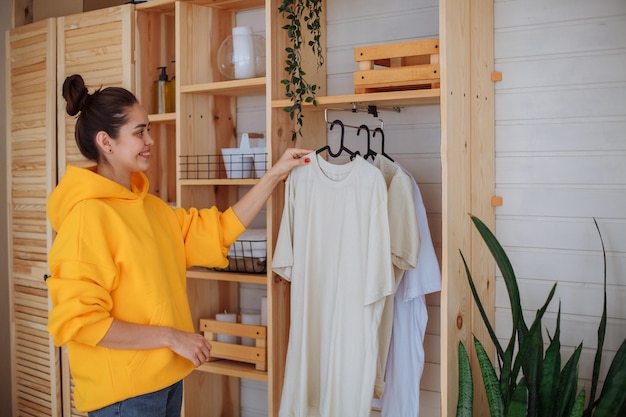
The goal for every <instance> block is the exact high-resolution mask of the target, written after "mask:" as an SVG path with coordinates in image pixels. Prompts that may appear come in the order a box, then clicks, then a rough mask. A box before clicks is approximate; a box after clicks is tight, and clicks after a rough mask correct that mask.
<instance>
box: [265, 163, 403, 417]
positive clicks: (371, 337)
mask: <svg viewBox="0 0 626 417" xmlns="http://www.w3.org/2000/svg"><path fill="white" fill-rule="evenodd" d="M309 157H310V158H311V163H310V164H308V165H306V166H303V167H301V168H298V169H295V170H293V171H292V172H291V173H290V175H289V177H288V179H287V181H286V187H285V207H284V211H283V217H282V220H281V224H280V229H279V234H278V240H277V243H276V250H275V253H274V258H273V262H272V267H273V270H274V272H276V273H277V274H279V275H280V276H282V277H283V278H285V279H286V280H289V281H291V325H290V334H289V344H288V349H287V361H286V368H285V379H284V384H283V393H282V398H281V405H280V412H279V415H280V416H281V417H338V416H350V417H361V416H363V417H367V416H369V414H370V408H371V399H372V392H373V389H374V380H375V375H376V358H377V354H378V335H377V332H378V326H379V323H380V319H381V314H382V309H383V302H384V298H385V297H386V296H387V295H389V294H391V293H392V291H393V289H394V277H393V270H392V267H391V251H390V242H389V225H388V214H387V188H386V185H385V181H384V179H383V177H382V174H381V173H380V171H379V170H378V169H376V168H374V167H373V166H372V165H370V164H369V163H367V162H365V160H363V158H361V157H360V156H357V157H356V158H355V159H354V160H353V161H351V162H349V163H347V164H344V165H334V164H331V163H330V162H328V161H325V160H324V159H322V158H321V157H319V156H318V155H316V154H315V153H312V154H310V155H309Z"/></svg>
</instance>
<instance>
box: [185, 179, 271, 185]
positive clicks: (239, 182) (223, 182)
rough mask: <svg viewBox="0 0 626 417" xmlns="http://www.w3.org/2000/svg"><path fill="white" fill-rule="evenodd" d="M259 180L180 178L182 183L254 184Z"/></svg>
mask: <svg viewBox="0 0 626 417" xmlns="http://www.w3.org/2000/svg"><path fill="white" fill-rule="evenodd" d="M257 182H259V179H258V178H244V179H240V180H229V179H223V180H215V179H203V180H202V179H200V180H179V183H180V185H191V186H195V185H254V184H256V183H257Z"/></svg>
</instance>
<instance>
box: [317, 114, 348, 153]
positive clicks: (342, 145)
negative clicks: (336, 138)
mask: <svg viewBox="0 0 626 417" xmlns="http://www.w3.org/2000/svg"><path fill="white" fill-rule="evenodd" d="M335 125H339V126H341V139H340V142H339V151H338V152H337V153H333V151H332V150H331V149H330V145H326V146H323V147H321V148H319V149H318V150H317V151H316V154H319V153H321V152H324V151H328V155H330V156H331V157H333V158H337V157H338V156H339V155H341V152H344V151H345V152H346V153H347V154H348V155H350V159H354V157H355V156H357V155H359V152H358V151H356V152H352V151H351V150H350V149H348V148H346V147H345V146H344V144H343V136H344V133H345V127H344V125H343V122H342V121H341V120H339V119H337V120H334V121H333V122H332V123H331V124H330V130H333V127H335Z"/></svg>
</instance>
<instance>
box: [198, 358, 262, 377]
mask: <svg viewBox="0 0 626 417" xmlns="http://www.w3.org/2000/svg"><path fill="white" fill-rule="evenodd" d="M196 372H208V373H211V374H219V375H226V376H234V377H236V378H247V379H253V380H256V381H262V382H267V380H268V378H267V372H264V371H257V370H256V369H254V365H252V364H249V363H242V362H235V361H229V360H226V359H224V360H219V361H213V362H205V363H203V364H202V365H200V366H199V367H197V368H196Z"/></svg>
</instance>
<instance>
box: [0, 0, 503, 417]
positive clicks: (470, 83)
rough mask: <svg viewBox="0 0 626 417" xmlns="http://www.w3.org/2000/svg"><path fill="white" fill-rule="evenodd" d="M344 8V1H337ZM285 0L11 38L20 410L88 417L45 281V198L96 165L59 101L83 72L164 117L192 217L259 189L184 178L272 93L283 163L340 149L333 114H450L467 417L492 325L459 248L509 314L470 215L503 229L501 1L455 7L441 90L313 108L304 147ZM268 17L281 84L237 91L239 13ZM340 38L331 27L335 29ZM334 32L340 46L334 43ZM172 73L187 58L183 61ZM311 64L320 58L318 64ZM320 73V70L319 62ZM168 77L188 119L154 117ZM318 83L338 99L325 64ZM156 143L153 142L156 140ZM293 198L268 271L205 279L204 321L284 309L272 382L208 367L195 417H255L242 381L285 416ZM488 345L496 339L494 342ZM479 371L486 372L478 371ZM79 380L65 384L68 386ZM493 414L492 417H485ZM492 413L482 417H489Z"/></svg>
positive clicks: (271, 346)
mask: <svg viewBox="0 0 626 417" xmlns="http://www.w3.org/2000/svg"><path fill="white" fill-rule="evenodd" d="M327 1H339V0H327ZM281 3H282V2H281V1H279V0H267V1H266V2H264V1H263V0H189V1H174V0H151V1H149V2H147V3H143V4H139V5H134V6H133V5H124V6H119V7H114V8H109V9H103V10H100V11H95V12H88V13H82V14H79V15H74V16H68V17H64V18H58V19H48V20H46V21H42V22H37V23H34V24H30V25H27V26H23V27H21V28H17V29H14V30H12V31H10V32H9V36H8V41H7V45H8V47H7V65H8V71H7V77H8V83H7V85H8V86H9V88H8V94H9V105H8V115H7V137H8V140H9V143H10V145H9V149H8V166H10V172H9V178H10V180H9V181H10V187H9V193H10V195H9V205H10V208H9V225H10V226H9V227H10V229H9V249H10V260H9V264H10V272H11V274H10V277H9V279H10V281H11V284H10V288H11V290H10V291H11V294H10V300H11V304H12V315H11V320H12V336H11V339H12V340H11V343H12V358H11V359H12V363H13V364H14V372H13V381H14V384H13V386H14V389H13V398H14V414H15V415H19V413H18V411H17V410H29V411H24V414H26V415H28V413H30V414H32V415H50V416H60V415H64V416H69V415H78V413H76V412H75V410H74V409H73V407H72V401H71V394H70V393H71V389H70V387H71V381H70V380H69V377H67V375H68V372H67V367H66V366H62V365H61V364H62V363H63V362H64V360H63V358H62V354H61V352H60V350H58V349H56V348H55V347H54V346H53V345H52V342H51V340H50V338H49V336H48V334H47V332H46V329H45V324H46V321H47V313H48V309H49V303H48V299H47V290H46V286H45V283H44V279H43V278H44V275H45V274H46V273H47V264H46V254H47V251H48V249H49V246H50V244H51V242H52V239H53V236H52V233H51V231H50V229H49V226H48V225H47V221H46V218H45V200H46V196H47V195H48V193H49V192H50V191H51V190H52V189H53V188H54V186H55V184H56V181H57V179H58V178H60V177H61V176H62V175H63V172H64V170H65V167H66V166H67V164H69V163H72V164H79V165H80V164H83V163H84V162H83V161H82V158H81V157H80V156H79V154H78V153H77V152H76V148H75V145H74V139H73V125H74V120H73V118H69V117H67V116H66V115H65V111H64V102H63V99H62V97H60V94H59V90H60V87H61V85H62V82H63V80H64V79H65V77H66V76H67V75H70V74H72V73H80V74H82V75H83V76H84V77H85V80H86V81H87V83H88V84H89V85H90V87H92V88H93V87H97V86H100V85H102V86H108V85H120V86H124V87H126V88H129V89H131V90H133V91H134V92H135V93H136V95H137V96H138V98H139V99H140V101H141V102H142V103H143V104H144V106H145V107H146V108H147V109H148V112H149V113H151V114H150V120H151V123H152V125H153V128H152V132H153V133H154V136H155V139H156V140H157V141H158V148H159V151H158V154H157V156H155V158H154V160H155V164H154V166H153V168H152V169H151V172H150V173H149V174H150V175H149V176H150V178H151V184H152V187H153V189H152V191H153V192H155V193H156V194H158V195H160V196H161V197H162V198H163V199H164V200H166V201H168V202H170V203H172V204H177V205H179V206H183V207H188V206H203V205H213V204H216V205H218V206H219V207H220V208H224V207H227V206H228V205H229V204H231V203H232V202H233V201H234V200H235V199H236V197H237V195H238V188H239V187H246V186H250V185H252V184H254V183H255V182H256V180H255V179H240V180H232V179H221V178H206V179H201V178H196V179H189V178H182V176H181V174H180V173H181V160H180V156H181V155H188V154H215V153H219V150H220V149H221V148H224V147H233V146H234V145H235V144H236V136H235V128H236V126H237V120H236V99H237V97H241V96H265V107H266V110H265V114H266V130H267V137H268V140H267V154H268V161H269V163H270V164H271V162H272V161H275V160H276V159H277V158H278V157H279V156H280V155H281V154H282V153H283V151H284V150H285V149H286V148H287V147H291V146H298V147H306V148H318V147H320V146H321V145H323V144H324V141H325V123H324V121H323V110H324V109H325V108H329V107H330V108H332V107H337V106H350V105H351V104H352V103H355V102H357V103H360V104H362V105H368V104H372V105H381V106H383V105H384V106H393V105H411V106H419V105H422V104H428V105H430V104H433V103H439V105H440V109H441V166H442V207H443V208H442V234H443V236H442V265H441V267H442V279H443V290H442V292H441V373H440V376H441V410H442V415H445V416H453V415H454V414H455V411H456V392H457V359H456V357H457V349H456V348H457V345H458V342H459V341H460V340H462V341H464V343H465V345H466V346H467V347H471V343H469V342H470V341H471V337H472V335H473V334H476V335H478V336H482V334H483V332H484V329H483V328H482V325H481V324H480V323H481V320H480V318H479V316H478V314H477V313H476V312H475V310H474V306H473V301H472V300H471V296H470V295H469V291H468V289H467V284H466V282H467V281H466V278H465V271H464V268H463V264H462V262H461V258H460V256H459V250H462V251H463V253H464V255H465V257H466V259H468V260H469V262H470V267H471V269H472V272H473V275H474V276H475V278H476V279H477V281H478V283H477V284H478V290H479V292H480V293H481V297H482V299H483V300H486V302H485V305H486V308H487V311H488V312H490V313H491V314H492V313H493V310H494V290H495V287H494V275H495V266H494V265H493V263H492V261H491V260H490V257H489V256H488V253H487V252H486V249H485V248H484V246H483V245H482V242H481V241H480V239H479V237H478V236H476V234H475V233H474V232H473V230H472V228H471V224H470V221H469V218H468V216H467V213H473V214H476V215H478V216H479V217H481V219H483V220H484V221H485V222H486V223H487V224H488V225H490V226H493V223H494V210H493V206H492V205H491V199H492V197H493V193H494V126H493V123H494V115H493V108H494V104H493V80H492V71H493V1H490V0H476V1H473V2H453V1H451V0H440V2H439V17H440V21H439V28H440V33H439V38H440V45H441V52H440V64H441V88H440V89H435V90H412V91H403V92H386V93H367V94H359V95H346V96H324V95H323V94H322V95H319V96H318V97H317V101H318V107H312V106H310V107H308V108H306V109H305V112H306V121H307V122H306V124H305V126H304V131H303V138H304V139H302V138H299V139H298V140H297V141H296V143H295V144H294V143H293V142H292V141H291V132H292V129H293V122H292V121H291V120H290V118H289V115H288V114H287V113H286V112H284V111H283V108H284V107H285V105H286V104H288V102H287V100H286V99H285V96H284V87H283V86H282V84H281V83H280V80H281V79H282V78H284V76H283V66H284V65H283V63H284V53H285V52H284V50H285V46H286V36H285V34H284V30H282V29H281V27H282V26H283V21H282V17H281V16H280V14H279V13H278V12H277V10H278V7H279V5H280V4H281ZM249 9H264V14H265V28H266V29H265V38H266V57H267V64H266V76H265V77H256V78H252V79H245V80H226V79H224V78H223V77H222V76H221V75H220V74H219V71H218V70H217V67H216V64H215V57H216V54H217V49H218V48H219V46H220V44H221V42H222V41H223V40H224V39H225V38H226V36H228V34H230V30H231V28H232V26H233V25H234V24H235V16H236V13H238V12H239V11H243V10H249ZM323 27H324V28H325V24H324V25H323ZM322 33H324V35H325V31H324V30H323V31H322ZM172 61H175V63H173V62H172ZM305 62H307V61H305ZM308 62H314V60H309V61H308ZM164 64H166V65H168V72H169V74H170V76H173V75H175V76H176V111H175V112H172V113H168V114H153V111H152V109H151V105H149V104H148V103H151V86H152V82H153V81H154V79H155V72H154V69H156V67H158V66H161V65H164ZM307 73H308V74H316V77H317V79H316V80H313V82H315V83H317V84H318V85H320V86H321V87H322V88H321V91H325V89H324V86H325V85H326V73H325V67H322V68H321V69H320V70H319V71H317V70H310V71H307ZM152 132H151V133H152ZM282 203H283V190H282V187H278V189H277V190H276V192H275V193H274V195H273V196H272V197H271V198H270V200H269V201H268V203H267V205H266V213H267V216H266V227H267V248H268V260H267V262H268V264H267V265H268V267H267V270H268V272H267V273H265V274H229V273H223V272H215V271H199V270H190V272H189V288H190V302H191V306H192V312H193V314H194V319H195V320H199V319H200V318H208V317H210V316H212V315H214V314H215V313H216V312H219V311H221V310H224V309H226V308H227V309H229V310H233V311H234V310H237V309H238V307H239V306H238V299H237V292H238V286H239V284H240V283H243V282H252V283H255V284H260V285H263V286H265V288H266V290H267V298H268V326H267V334H268V336H267V364H268V369H267V371H258V370H255V369H254V367H251V366H248V364H241V363H237V362H233V361H217V362H208V363H207V364H205V365H203V366H202V367H201V368H200V369H198V370H196V371H194V372H193V374H192V375H191V376H190V377H189V378H188V379H187V380H186V381H185V390H186V394H185V403H184V412H185V416H186V417H192V416H213V415H215V416H217V415H224V416H239V415H240V410H239V399H240V398H239V396H240V393H239V388H238V380H239V378H251V379H255V380H259V381H266V382H267V386H268V408H269V415H270V416H276V415H277V414H278V406H279V403H280V395H281V390H282V378H283V374H284V364H285V355H286V346H287V340H288V330H289V314H288V313H289V284H288V283H286V282H285V281H283V280H281V279H279V278H278V277H277V276H275V275H274V274H272V273H271V254H272V252H273V243H274V242H275V239H276V236H277V232H278V225H279V222H280V216H281V212H282V206H283V205H282ZM482 339H483V340H485V338H484V337H483V338H482ZM474 369H477V367H476V366H474ZM62 384H64V386H65V388H64V389H62V388H61V386H62ZM482 407H484V408H482ZM484 410H486V404H484V403H482V404H481V403H480V402H479V403H478V405H477V406H476V412H475V414H476V415H481V414H486V412H485V411H484Z"/></svg>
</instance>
